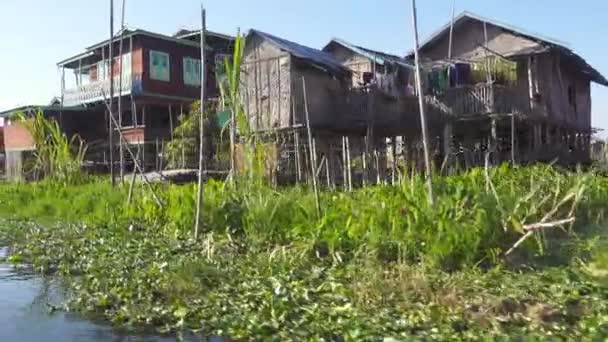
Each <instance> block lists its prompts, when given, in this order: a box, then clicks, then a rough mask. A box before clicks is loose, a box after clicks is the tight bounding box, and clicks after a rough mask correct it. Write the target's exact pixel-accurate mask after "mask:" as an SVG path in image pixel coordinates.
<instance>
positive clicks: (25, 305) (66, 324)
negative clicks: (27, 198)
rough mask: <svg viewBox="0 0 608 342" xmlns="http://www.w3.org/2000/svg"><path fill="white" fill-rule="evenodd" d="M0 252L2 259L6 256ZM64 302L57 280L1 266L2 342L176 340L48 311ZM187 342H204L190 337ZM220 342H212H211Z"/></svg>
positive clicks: (7, 265) (165, 341) (154, 341)
mask: <svg viewBox="0 0 608 342" xmlns="http://www.w3.org/2000/svg"><path fill="white" fill-rule="evenodd" d="M6 253H7V251H6V249H2V248H0V256H6ZM62 300H63V295H62V291H61V286H60V285H59V284H58V282H57V281H56V280H53V279H48V278H42V277H39V276H37V275H36V274H34V273H33V272H32V271H31V270H28V269H27V268H19V269H17V268H15V267H13V266H12V265H9V264H6V263H0V341H11V342H13V341H14V342H21V341H24V342H30V341H31V342H38V341H56V342H59V341H61V342H70V341H79V342H80V341H104V342H105V341H115V342H127V341H142V342H148V341H150V342H169V341H175V340H176V338H175V337H164V336H156V335H141V334H132V333H126V332H122V331H118V330H116V329H113V328H112V327H110V326H109V325H105V324H103V323H97V322H92V321H89V320H86V319H83V318H82V317H80V316H78V315H76V314H72V313H65V312H57V311H55V312H53V313H51V312H50V311H51V310H49V308H50V306H49V304H51V305H57V306H59V305H60V304H61V302H62ZM185 340H186V341H202V340H203V339H201V338H195V337H192V336H187V337H186V338H185ZM213 340H216V341H219V339H209V341H213Z"/></svg>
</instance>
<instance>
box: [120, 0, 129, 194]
mask: <svg viewBox="0 0 608 342" xmlns="http://www.w3.org/2000/svg"><path fill="white" fill-rule="evenodd" d="M126 2H127V0H122V8H121V12H122V17H121V22H120V43H119V51H118V55H119V56H120V63H119V64H118V73H119V76H118V129H122V68H123V62H124V60H125V59H124V57H123V46H124V44H123V41H124V37H125V4H126ZM118 154H119V161H120V162H119V165H120V183H121V184H122V183H123V182H124V181H125V158H124V151H123V145H122V141H120V143H119V145H118Z"/></svg>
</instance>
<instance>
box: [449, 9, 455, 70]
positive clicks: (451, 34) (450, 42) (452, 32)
mask: <svg viewBox="0 0 608 342" xmlns="http://www.w3.org/2000/svg"><path fill="white" fill-rule="evenodd" d="M455 15H456V0H453V1H452V21H451V22H450V41H449V43H448V60H451V59H452V43H453V39H454V19H455ZM448 72H449V69H448Z"/></svg>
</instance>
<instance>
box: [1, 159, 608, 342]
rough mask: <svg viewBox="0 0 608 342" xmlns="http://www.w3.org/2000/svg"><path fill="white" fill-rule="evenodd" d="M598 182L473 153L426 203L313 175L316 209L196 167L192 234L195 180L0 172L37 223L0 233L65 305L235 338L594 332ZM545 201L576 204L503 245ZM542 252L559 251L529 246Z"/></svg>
mask: <svg viewBox="0 0 608 342" xmlns="http://www.w3.org/2000/svg"><path fill="white" fill-rule="evenodd" d="M607 185H608V183H607V180H605V179H604V178H601V177H594V176H593V175H592V174H590V173H586V174H583V173H569V172H561V171H559V170H555V169H552V168H550V167H545V166H537V167H529V168H515V169H514V168H509V167H501V168H496V169H492V170H491V171H490V172H489V174H488V175H486V174H485V172H484V170H472V171H470V172H468V173H466V174H463V175H459V176H453V177H445V178H438V179H437V180H436V182H435V184H434V186H435V191H434V192H435V194H436V204H435V207H433V208H431V207H429V205H428V201H426V197H425V196H426V194H425V188H424V181H423V179H421V178H418V177H413V178H412V179H407V180H404V181H403V182H402V183H401V184H400V185H399V186H394V187H389V186H379V187H369V188H365V189H360V190H356V191H354V192H323V193H321V204H322V217H321V218H320V219H319V220H317V219H316V209H315V204H314V195H313V194H312V193H311V191H310V190H308V189H305V188H297V187H296V188H286V189H280V190H276V189H272V188H268V187H265V186H262V185H252V184H250V183H246V184H242V183H241V184H239V183H237V184H236V185H234V186H233V185H230V184H224V183H209V184H208V185H207V186H206V187H205V194H204V198H205V202H204V208H203V209H204V218H205V220H204V222H205V227H204V228H205V229H204V231H203V234H202V236H201V238H200V239H199V240H198V241H194V240H193V239H192V238H191V236H192V232H191V230H192V226H193V218H194V201H195V187H194V186H168V185H160V186H158V187H157V190H158V193H159V194H160V196H161V197H162V199H163V203H164V204H165V206H164V208H162V209H161V208H159V207H158V206H157V205H156V203H155V201H154V199H153V198H152V197H151V195H149V194H147V193H146V192H145V191H144V190H143V188H142V189H137V195H136V197H135V200H134V202H133V205H132V206H130V207H127V206H126V205H125V203H126V189H120V188H118V189H112V188H111V186H110V185H109V183H108V182H105V181H102V180H98V181H93V182H91V183H87V184H83V185H78V186H72V187H65V186H58V185H56V184H54V183H48V182H41V183H36V184H19V185H9V184H5V185H2V186H0V214H1V215H2V216H3V217H5V218H10V219H13V220H17V221H19V222H22V221H24V220H34V221H37V223H39V224H17V223H12V224H6V223H5V224H4V225H2V226H1V227H0V240H1V241H3V242H4V243H7V244H11V246H12V247H13V249H14V250H15V251H16V253H17V255H19V256H20V257H22V258H23V259H24V260H29V261H31V262H32V263H33V265H34V266H35V267H36V269H37V270H38V271H40V272H58V273H60V274H61V275H63V276H65V277H66V278H67V279H69V280H70V281H69V282H68V283H69V284H70V285H69V286H70V290H71V293H72V294H73V300H72V301H71V303H70V306H69V307H70V308H72V309H74V310H77V311H80V312H83V313H90V314H95V315H100V316H102V317H104V318H106V319H108V320H111V321H113V322H114V323H115V324H118V325H124V326H132V327H139V326H153V327H156V328H158V329H159V330H161V331H174V330H180V329H192V330H200V331H202V332H204V333H205V334H216V335H224V336H230V337H233V338H237V339H239V338H242V339H251V338H257V339H261V338H275V339H277V340H281V339H296V340H297V339H303V338H311V337H317V338H321V339H332V338H337V337H342V338H345V339H346V340H362V339H363V340H366V339H378V338H380V339H381V338H395V339H412V338H418V339H433V338H434V339H442V340H445V339H456V340H471V339H473V340H476V339H484V338H485V339H487V338H490V339H492V338H508V337H511V336H521V337H522V338H523V337H525V338H532V339H534V338H541V337H546V336H554V337H556V338H582V337H584V338H591V339H593V338H601V337H605V336H608V329H607V327H608V326H607V324H608V307H607V306H606V304H605V303H607V301H606V299H608V290H607V288H606V287H605V280H604V278H602V277H604V276H605V273H603V272H605V269H606V267H605V265H604V264H603V260H605V255H604V254H602V252H601V250H602V248H601V247H598V246H602V243H603V242H602V241H604V240H603V239H604V238H603V237H601V234H602V233H605V228H602V227H603V226H602V225H603V224H604V223H605V221H604V215H605V207H606V204H605V203H608V202H607V200H608V187H607ZM550 212H551V213H553V216H552V217H554V218H556V219H559V218H563V217H568V216H569V215H570V214H572V215H573V216H574V217H575V218H576V221H575V223H574V225H572V226H565V227H563V228H564V229H563V230H562V229H551V230H549V231H547V232H546V233H539V234H537V235H536V236H535V238H534V239H529V241H526V242H525V243H524V244H523V245H522V246H521V247H520V248H519V249H518V250H517V253H516V254H515V255H514V256H513V257H512V258H511V259H505V257H504V252H505V251H506V250H507V249H509V248H510V247H511V246H512V245H513V244H514V243H515V241H517V240H518V239H519V238H520V237H521V236H522V233H523V232H522V231H521V229H522V227H523V226H525V225H526V224H530V223H535V222H539V221H541V220H542V219H543V217H545V216H546V214H547V213H550ZM50 222H62V225H54V224H49V223H50ZM593 227H595V228H593ZM592 228H593V229H592ZM591 234H593V235H594V236H596V238H595V239H590V238H589V236H591ZM546 259H550V260H559V262H555V263H554V264H555V265H554V266H552V267H547V266H545V267H540V266H539V265H538V264H536V263H534V262H541V261H546ZM515 262H517V264H518V265H521V264H522V262H525V263H524V264H525V265H527V266H528V267H527V269H524V268H518V270H516V269H514V268H512V267H510V266H511V264H512V263H515ZM545 265H546V263H545ZM530 268H535V270H534V271H533V270H531V269H530Z"/></svg>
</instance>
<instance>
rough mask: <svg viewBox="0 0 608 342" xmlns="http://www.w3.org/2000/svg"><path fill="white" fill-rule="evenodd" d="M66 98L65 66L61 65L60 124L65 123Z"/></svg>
mask: <svg viewBox="0 0 608 342" xmlns="http://www.w3.org/2000/svg"><path fill="white" fill-rule="evenodd" d="M64 98H65V66H61V102H60V107H59V108H60V109H59V126H62V125H63V105H64V104H63V102H64Z"/></svg>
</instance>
